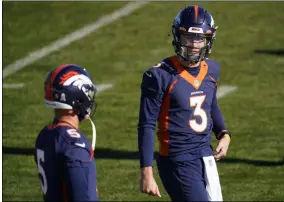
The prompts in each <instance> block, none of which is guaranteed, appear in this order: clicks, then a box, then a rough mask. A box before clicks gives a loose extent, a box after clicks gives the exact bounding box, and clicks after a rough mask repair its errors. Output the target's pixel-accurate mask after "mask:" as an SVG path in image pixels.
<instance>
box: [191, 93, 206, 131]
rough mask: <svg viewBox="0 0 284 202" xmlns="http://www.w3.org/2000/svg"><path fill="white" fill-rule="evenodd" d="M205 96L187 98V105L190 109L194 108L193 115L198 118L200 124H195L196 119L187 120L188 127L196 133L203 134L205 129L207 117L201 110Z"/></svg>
mask: <svg viewBox="0 0 284 202" xmlns="http://www.w3.org/2000/svg"><path fill="white" fill-rule="evenodd" d="M205 97H206V95H200V96H192V97H190V98H189V104H190V106H191V107H195V109H194V112H193V115H194V116H200V118H201V123H197V121H196V119H191V120H189V126H190V127H191V128H192V130H194V131H196V132H203V131H204V130H205V129H206V127H207V115H206V112H205V111H204V110H203V109H202V108H201V106H202V104H203V102H204V100H205Z"/></svg>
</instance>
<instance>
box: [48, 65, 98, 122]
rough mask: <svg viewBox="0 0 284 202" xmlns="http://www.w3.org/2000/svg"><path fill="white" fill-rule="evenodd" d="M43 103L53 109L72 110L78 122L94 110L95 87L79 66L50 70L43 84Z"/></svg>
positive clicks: (63, 66) (86, 73)
mask: <svg viewBox="0 0 284 202" xmlns="http://www.w3.org/2000/svg"><path fill="white" fill-rule="evenodd" d="M44 92H45V95H44V102H45V105H46V106H47V107H51V108H54V109H69V110H71V109H72V110H74V112H75V113H76V114H77V115H78V118H79V120H80V121H81V120H83V119H85V118H87V117H91V116H92V115H93V114H94V113H95V110H96V106H97V104H96V101H95V96H96V92H97V89H96V86H95V84H94V83H93V82H92V79H91V76H90V75H89V73H88V72H87V71H86V70H85V69H84V68H83V67H80V66H79V65H75V64H66V65H61V66H59V67H57V68H56V69H54V70H52V71H51V72H50V73H49V74H48V75H47V77H46V79H45V82H44Z"/></svg>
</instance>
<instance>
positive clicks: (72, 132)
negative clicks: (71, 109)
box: [35, 121, 98, 201]
mask: <svg viewBox="0 0 284 202" xmlns="http://www.w3.org/2000/svg"><path fill="white" fill-rule="evenodd" d="M35 148H36V154H35V161H36V164H37V167H38V171H39V177H40V180H41V187H42V193H43V198H44V201H95V200H98V198H97V193H96V186H97V183H96V165H95V159H94V156H93V151H92V147H91V144H90V142H89V141H88V140H87V138H86V137H85V136H84V135H83V134H82V133H81V132H80V131H78V130H76V129H75V128H73V127H72V126H71V125H69V124H68V123H66V122H58V121H57V122H55V123H53V124H50V125H48V126H46V127H45V128H43V130H42V131H41V132H40V133H39V135H38V137H37V139H36V143H35Z"/></svg>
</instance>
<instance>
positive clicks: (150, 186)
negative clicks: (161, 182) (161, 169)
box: [140, 167, 161, 197]
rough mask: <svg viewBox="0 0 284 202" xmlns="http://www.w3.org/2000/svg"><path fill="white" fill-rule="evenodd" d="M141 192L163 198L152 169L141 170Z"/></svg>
mask: <svg viewBox="0 0 284 202" xmlns="http://www.w3.org/2000/svg"><path fill="white" fill-rule="evenodd" d="M140 191H141V192H142V193H145V194H149V195H152V196H158V197H161V194H160V191H159V187H158V185H157V183H156V181H155V179H154V176H153V171H152V167H145V168H142V169H141V179H140Z"/></svg>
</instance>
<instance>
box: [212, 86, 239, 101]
mask: <svg viewBox="0 0 284 202" xmlns="http://www.w3.org/2000/svg"><path fill="white" fill-rule="evenodd" d="M237 89H238V88H237V87H236V86H220V87H219V88H218V90H217V98H218V99H220V98H222V97H224V96H226V95H228V94H229V93H232V92H234V91H236V90H237Z"/></svg>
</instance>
